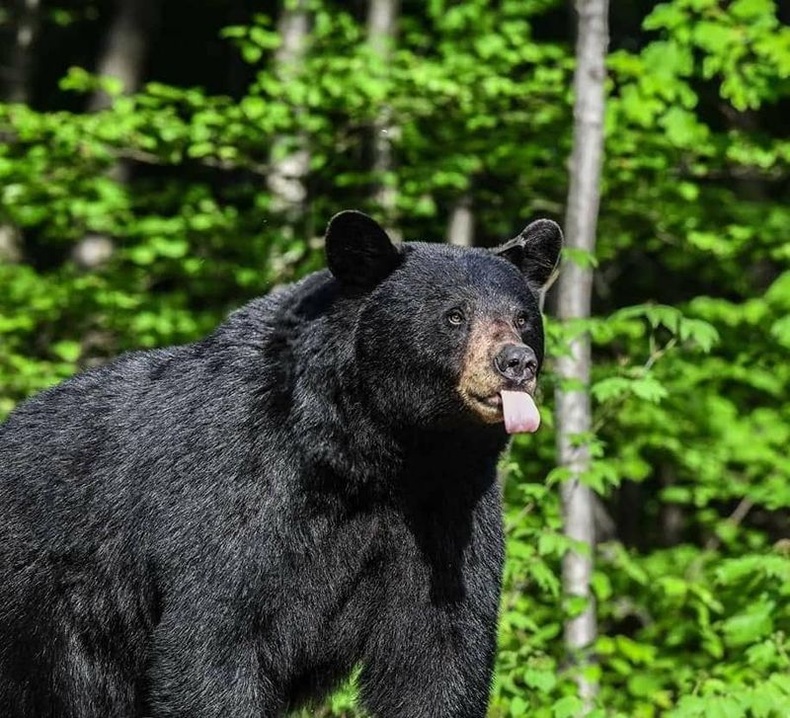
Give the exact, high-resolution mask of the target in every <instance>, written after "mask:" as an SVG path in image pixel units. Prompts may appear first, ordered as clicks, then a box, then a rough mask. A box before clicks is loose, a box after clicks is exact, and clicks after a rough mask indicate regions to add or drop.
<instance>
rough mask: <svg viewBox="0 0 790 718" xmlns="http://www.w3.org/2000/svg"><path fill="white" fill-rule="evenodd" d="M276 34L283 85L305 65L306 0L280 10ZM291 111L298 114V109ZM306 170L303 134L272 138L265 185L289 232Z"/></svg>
mask: <svg viewBox="0 0 790 718" xmlns="http://www.w3.org/2000/svg"><path fill="white" fill-rule="evenodd" d="M277 31H278V33H279V35H280V38H281V42H280V46H279V47H278V48H277V52H276V53H275V56H274V65H275V72H276V73H277V75H278V76H279V78H280V79H281V80H282V81H283V82H288V80H289V79H291V78H294V77H297V76H298V75H299V73H300V72H301V69H302V63H303V62H304V57H305V50H306V46H307V36H308V33H309V31H310V13H309V11H308V2H307V0H297V1H296V2H295V3H293V4H290V5H287V6H286V7H284V8H283V11H282V14H281V15H280V19H279V21H278V22H277ZM294 111H295V112H298V111H299V108H294ZM309 169H310V152H309V150H308V147H307V138H306V137H305V136H304V135H298V136H297V137H296V138H291V137H277V138H275V139H274V142H273V143H272V152H271V170H270V172H269V176H268V177H267V178H266V184H267V186H268V188H269V192H271V195H272V210H273V211H275V212H277V213H279V214H281V215H282V216H283V219H284V220H285V222H286V224H287V225H288V229H290V230H291V231H293V229H294V226H295V225H296V224H297V223H299V222H301V221H303V218H304V209H305V202H306V200H307V189H306V187H305V179H306V178H307V173H308V171H309Z"/></svg>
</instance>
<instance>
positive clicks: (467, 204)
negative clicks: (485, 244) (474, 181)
mask: <svg viewBox="0 0 790 718" xmlns="http://www.w3.org/2000/svg"><path fill="white" fill-rule="evenodd" d="M474 242H475V218H474V214H473V213H472V199H471V197H470V196H469V195H468V194H465V195H463V196H462V197H460V198H459V199H458V201H457V202H456V203H455V204H454V205H453V208H452V209H451V210H450V219H449V221H448V222H447V243H448V244H455V245H456V246H458V247H471V246H472V245H474Z"/></svg>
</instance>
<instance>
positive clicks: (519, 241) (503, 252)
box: [491, 219, 562, 289]
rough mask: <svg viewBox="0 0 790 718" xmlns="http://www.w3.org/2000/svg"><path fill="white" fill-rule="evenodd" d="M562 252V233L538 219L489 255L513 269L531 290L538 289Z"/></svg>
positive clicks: (546, 279) (555, 224) (556, 227)
mask: <svg viewBox="0 0 790 718" xmlns="http://www.w3.org/2000/svg"><path fill="white" fill-rule="evenodd" d="M561 249H562V230H561V229H560V226H559V225H558V224H557V223H556V222H552V221H551V220H550V219H538V220H536V221H534V222H532V224H530V225H528V226H527V227H526V228H525V229H524V230H522V232H521V234H519V235H518V237H515V238H514V239H511V240H510V241H509V242H505V243H504V244H503V245H500V246H499V247H495V248H494V249H492V250H491V251H492V252H493V253H494V254H496V255H497V256H499V257H502V258H503V259H507V260H508V261H509V262H512V263H513V264H515V265H516V267H517V268H518V269H519V271H520V272H521V273H522V274H523V275H524V277H525V278H526V280H527V282H529V284H530V285H531V286H532V287H533V288H534V289H541V288H542V287H543V285H545V284H546V282H548V281H549V278H550V277H551V275H552V274H553V272H554V268H555V267H556V266H557V262H558V261H559V258H560V250H561Z"/></svg>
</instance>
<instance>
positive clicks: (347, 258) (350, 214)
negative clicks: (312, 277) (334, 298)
mask: <svg viewBox="0 0 790 718" xmlns="http://www.w3.org/2000/svg"><path fill="white" fill-rule="evenodd" d="M400 260H401V253H400V252H399V251H398V249H397V248H396V247H395V246H394V245H393V244H392V242H391V241H390V238H389V237H388V236H387V233H386V232H385V231H384V229H383V228H382V227H381V225H380V224H379V223H378V222H376V221H375V220H374V219H371V218H370V217H368V216H367V215H366V214H363V213H362V212H357V211H355V210H346V211H345V212H340V213H339V214H336V215H335V216H334V217H332V219H331V220H329V226H328V227H327V228H326V262H327V265H328V266H329V271H330V272H332V274H333V275H334V276H335V278H336V279H337V280H339V281H340V282H342V283H343V284H345V285H348V286H351V287H356V288H358V289H365V288H369V287H373V286H375V285H376V284H378V283H379V282H380V281H381V280H382V279H384V277H386V276H387V275H388V274H389V273H390V272H392V270H393V269H395V267H397V266H398V264H399V262H400Z"/></svg>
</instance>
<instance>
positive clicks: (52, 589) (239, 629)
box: [0, 212, 562, 718]
mask: <svg viewBox="0 0 790 718" xmlns="http://www.w3.org/2000/svg"><path fill="white" fill-rule="evenodd" d="M561 237H562V235H561V232H560V230H559V227H558V226H557V225H556V224H555V223H553V222H550V221H548V220H539V221H537V222H534V223H533V224H531V225H530V226H529V227H527V228H526V229H525V230H524V231H523V232H522V233H521V234H520V235H519V236H518V237H516V238H515V239H513V240H511V241H509V242H507V243H506V244H504V245H502V246H501V247H499V248H496V249H494V250H486V249H480V248H475V249H461V248H457V247H452V246H446V245H436V244H423V243H416V242H415V243H404V244H400V245H396V244H393V243H392V242H391V241H390V239H389V237H388V236H387V234H386V233H385V232H384V230H383V229H382V228H381V227H380V226H379V225H378V224H377V223H376V222H375V221H374V220H372V219H370V218H369V217H367V216H365V215H364V214H361V213H358V212H343V213H341V214H339V215H337V216H336V217H335V218H334V219H333V220H332V221H331V223H330V224H329V227H328V229H327V234H326V256H327V263H328V270H323V271H319V272H316V273H314V274H312V275H310V276H308V277H307V278H305V279H303V280H302V281H300V282H298V283H296V284H293V285H291V286H288V287H285V288H282V289H279V290H277V291H275V292H273V293H272V294H270V295H268V296H266V297H263V298H261V299H258V300H255V301H253V302H251V303H250V304H248V305H247V306H245V307H244V308H242V309H240V310H238V311H236V312H235V313H234V314H232V315H231V316H230V317H229V318H228V319H227V321H226V322H225V323H223V324H222V325H221V326H220V327H219V328H218V329H216V330H215V331H214V332H213V333H212V334H211V335H210V336H208V337H207V338H206V339H203V340H202V341H199V342H196V343H194V344H190V345H186V346H180V347H173V348H167V349H160V350H156V351H147V352H138V353H131V354H128V355H125V356H122V357H120V358H119V359H117V360H116V361H114V362H112V363H110V364H108V365H106V366H103V367H101V368H98V369H94V370H90V371H87V372H85V373H83V374H80V375H77V376H75V377H73V378H72V379H70V380H68V381H66V382H64V383H62V384H60V385H59V386H56V387H54V388H52V389H50V390H48V391H45V392H44V393H42V394H40V395H39V396H37V397H35V398H33V399H31V400H29V401H28V402H26V403H24V404H22V405H21V406H20V407H18V408H17V409H16V411H14V412H13V413H12V414H11V416H10V417H9V418H8V420H7V422H6V423H5V424H3V425H2V427H0V517H1V520H0V716H2V717H3V718H45V717H46V718H125V717H127V716H130V717H131V716H147V717H149V718H150V717H156V718H170V717H172V718H175V717H176V716H178V717H180V718H236V717H238V718H252V717H253V716H254V717H255V718H261V717H270V716H280V715H283V714H285V713H287V712H288V711H290V710H293V709H294V708H295V707H298V706H300V705H303V704H305V703H310V702H312V701H316V700H319V699H320V698H321V696H324V695H325V694H326V693H327V692H328V691H330V690H331V689H332V688H333V687H334V686H336V685H337V683H338V681H340V680H341V679H342V678H343V677H344V676H347V675H348V674H349V673H350V672H351V671H352V670H353V669H354V668H355V667H357V666H358V667H359V668H360V671H359V688H360V697H361V701H362V702H363V704H364V706H365V709H366V710H367V711H368V712H369V713H370V714H371V715H372V716H381V717H387V718H391V717H396V716H402V717H403V718H420V717H425V718H451V717H454V718H482V717H483V716H484V715H485V712H486V707H487V702H488V698H489V690H490V682H491V676H492V670H493V663H494V651H495V637H496V627H497V608H498V603H499V596H500V579H501V574H502V563H503V531H502V521H501V497H500V488H499V486H498V484H497V480H496V463H497V458H498V456H499V454H500V452H501V451H502V450H503V448H504V447H505V445H506V443H507V439H508V433H512V432H516V431H534V430H535V429H536V428H537V426H538V422H539V414H538V410H537V408H536V406H535V403H534V401H533V399H532V393H533V392H534V389H535V382H536V378H537V375H538V372H539V369H540V366H541V362H542V359H543V328H542V322H541V316H540V312H539V308H538V300H537V292H538V290H539V289H540V287H541V286H542V285H543V284H544V283H545V282H546V281H547V279H548V278H549V276H550V274H551V273H552V271H553V270H554V267H555V265H556V263H557V258H558V254H559V251H560V245H561Z"/></svg>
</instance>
